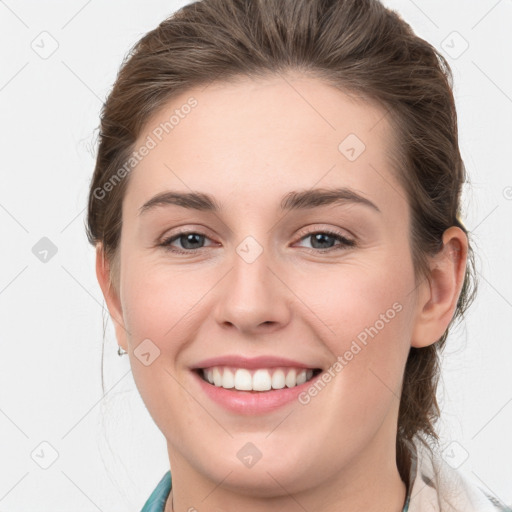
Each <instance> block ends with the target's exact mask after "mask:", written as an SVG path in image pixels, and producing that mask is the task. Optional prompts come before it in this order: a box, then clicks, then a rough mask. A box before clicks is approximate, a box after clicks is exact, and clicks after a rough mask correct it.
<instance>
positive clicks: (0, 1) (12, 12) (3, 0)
mask: <svg viewBox="0 0 512 512" xmlns="http://www.w3.org/2000/svg"><path fill="white" fill-rule="evenodd" d="M0 4H2V5H4V6H5V8H6V9H8V10H9V11H11V14H12V15H13V16H15V17H16V18H18V20H19V21H20V22H21V23H23V25H25V27H27V28H30V27H29V26H28V25H27V24H26V23H25V22H24V21H23V20H22V19H21V18H20V17H19V16H18V15H17V14H16V13H15V12H14V11H13V10H12V9H11V8H10V7H9V6H8V5H7V4H6V3H5V0H0Z"/></svg>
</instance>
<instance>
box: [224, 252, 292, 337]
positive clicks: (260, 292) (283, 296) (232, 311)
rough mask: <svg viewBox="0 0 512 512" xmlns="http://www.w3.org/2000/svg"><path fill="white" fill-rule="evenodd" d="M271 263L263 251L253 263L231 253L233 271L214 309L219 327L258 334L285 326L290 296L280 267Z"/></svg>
mask: <svg viewBox="0 0 512 512" xmlns="http://www.w3.org/2000/svg"><path fill="white" fill-rule="evenodd" d="M270 260H271V258H269V257H268V255H267V252H266V251H265V250H264V251H263V252H262V253H261V254H260V255H259V256H258V257H257V258H256V259H255V260H254V261H252V262H249V261H248V260H246V259H244V258H243V257H242V256H240V255H239V254H237V253H235V254H234V257H233V268H232V269H231V271H230V272H228V274H227V276H226V277H225V278H224V279H223V280H222V281H223V283H222V287H221V289H220V290H219V295H218V302H217V305H216V308H215V317H216V321H217V322H218V324H219V325H220V326H221V327H222V328H228V327H230V328H231V329H238V330H239V331H240V332H243V333H246V334H249V333H251V334H258V333H268V332H271V331H274V330H278V329H282V328H283V327H284V326H285V325H287V324H288V322H289V321H290V317H291V307H290V306H291V302H292V299H293V293H292V292H291V291H290V289H289V287H288V286H287V285H286V283H285V281H286V279H285V278H284V275H283V272H280V270H279V268H280V266H279V264H278V263H276V262H275V261H274V260H272V261H270Z"/></svg>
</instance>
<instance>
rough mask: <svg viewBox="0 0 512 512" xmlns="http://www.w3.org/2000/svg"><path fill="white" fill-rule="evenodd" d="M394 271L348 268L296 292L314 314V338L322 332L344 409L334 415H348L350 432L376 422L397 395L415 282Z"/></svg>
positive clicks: (406, 272) (383, 265) (408, 273)
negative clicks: (316, 326) (315, 333)
mask: <svg viewBox="0 0 512 512" xmlns="http://www.w3.org/2000/svg"><path fill="white" fill-rule="evenodd" d="M396 267H397V266H396V264H391V262H382V261H381V262H379V263H378V264H375V265H371V266H370V265H368V266H364V267H363V266H358V265H356V264H354V265H350V266H347V267H343V268H341V269H340V271H339V272H332V271H331V272H330V273H329V275H325V276H321V275H320V276H317V278H315V279H314V280H313V279H308V280H306V281H303V284H302V286H301V288H300V291H299V293H298V295H300V296H303V297H307V298H308V299H307V305H308V307H309V308H310V309H311V310H312V311H314V312H315V313H316V312H318V317H319V318H318V319H317V320H316V321H315V324H316V325H318V326H319V329H318V331H317V334H318V333H320V332H321V333H322V342H323V343H324V344H325V345H326V346H327V347H328V349H329V351H330V353H331V357H332V360H333V364H332V365H331V370H332V371H331V373H332V374H333V375H334V377H333V379H332V382H333V384H334V385H333V386H332V387H333V388H335V389H336V391H334V393H335V395H336V398H335V399H334V403H340V404H344V405H343V408H339V410H338V411H334V410H333V413H334V414H341V415H344V414H345V413H346V412H347V411H351V412H352V413H353V415H352V418H353V420H351V421H353V422H354V425H353V426H354V428H357V425H361V424H364V423H366V424H371V423H372V421H376V420H377V421H378V416H379V414H376V413H377V411H378V410H379V409H381V410H382V414H384V413H385V409H386V407H389V405H390V403H391V402H393V401H394V400H397V399H398V397H399V396H400V388H401V379H402V375H403V370H404V366H405V361H406V359H407V354H408V352H409V346H410V341H409V340H410V335H411V326H412V322H411V319H412V313H413V311H412V307H411V298H412V294H411V293H410V292H411V290H413V288H414V280H413V272H412V267H410V266H408V265H407V264H406V262H404V264H403V265H402V267H401V268H400V275H399V276H398V275H397V272H396V271H397V268H396ZM382 269H386V270H384V271H383V270H382ZM329 386H331V384H329ZM362 404H364V407H363V406H362ZM362 416H364V417H365V418H363V417H362ZM372 418H373V420H372ZM365 419H367V420H368V421H367V422H366V421H365Z"/></svg>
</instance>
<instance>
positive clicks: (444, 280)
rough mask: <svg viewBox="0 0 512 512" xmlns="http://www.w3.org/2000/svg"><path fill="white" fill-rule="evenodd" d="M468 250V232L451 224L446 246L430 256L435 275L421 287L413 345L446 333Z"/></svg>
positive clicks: (456, 299)
mask: <svg viewBox="0 0 512 512" xmlns="http://www.w3.org/2000/svg"><path fill="white" fill-rule="evenodd" d="M467 253H468V239H467V236H466V233H464V231H462V229H460V228H459V227H457V226H451V227H450V228H448V229H447V230H446V231H445V232H444V233H443V248H442V249H441V251H440V252H439V253H438V254H436V255H435V256H433V257H431V259H430V269H431V277H430V278H429V279H427V280H425V281H424V282H423V284H422V286H421V287H420V291H419V294H418V303H417V308H418V309H417V313H416V321H415V325H414V330H413V334H412V338H411V345H412V346H413V347H416V348H421V347H426V346H428V345H432V344H433V343H435V342H436V341H437V340H439V338H441V336H442V335H443V334H444V333H445V331H446V329H447V327H448V325H449V323H450V321H451V320H452V318H453V315H454V313H455V309H456V307H457V301H458V299H459V295H460V292H461V289H462V285H463V284H464V275H465V272H466V262H467Z"/></svg>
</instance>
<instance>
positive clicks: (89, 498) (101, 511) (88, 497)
mask: <svg viewBox="0 0 512 512" xmlns="http://www.w3.org/2000/svg"><path fill="white" fill-rule="evenodd" d="M60 472H61V473H62V474H63V475H64V476H65V477H66V478H67V479H68V480H69V481H70V482H71V483H72V484H73V485H74V486H75V487H76V488H77V489H78V490H79V491H80V492H81V493H82V494H83V495H84V496H85V497H86V498H87V499H88V500H89V501H90V502H91V503H92V504H93V505H94V506H95V507H96V508H97V509H98V510H99V511H100V512H103V510H102V509H101V508H100V507H98V505H96V503H94V501H92V499H91V497H90V496H88V495H87V494H86V493H85V492H84V491H82V489H80V487H78V485H77V484H76V483H75V482H73V480H71V478H69V476H68V475H66V473H64V471H62V470H61V471H60Z"/></svg>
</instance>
